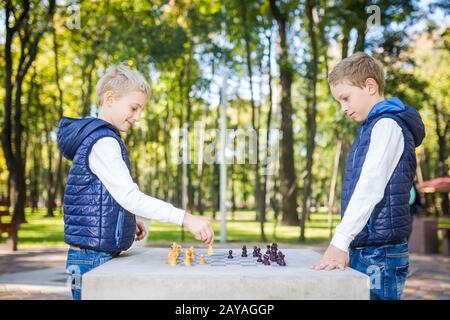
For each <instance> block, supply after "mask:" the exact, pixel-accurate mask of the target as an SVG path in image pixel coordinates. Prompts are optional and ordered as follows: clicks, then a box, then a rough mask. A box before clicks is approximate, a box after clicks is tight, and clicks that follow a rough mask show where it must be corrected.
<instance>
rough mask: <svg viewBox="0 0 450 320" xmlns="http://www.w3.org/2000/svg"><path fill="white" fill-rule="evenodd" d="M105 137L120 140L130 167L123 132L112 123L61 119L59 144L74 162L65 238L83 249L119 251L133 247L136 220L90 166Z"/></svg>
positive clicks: (66, 198)
mask: <svg viewBox="0 0 450 320" xmlns="http://www.w3.org/2000/svg"><path fill="white" fill-rule="evenodd" d="M104 137H112V138H114V139H116V140H117V141H118V142H119V144H120V148H121V151H122V157H123V160H124V161H125V163H126V164H127V166H128V169H130V161H129V159H128V152H127V150H126V147H125V145H124V144H123V142H122V140H121V138H120V135H119V132H118V131H117V130H116V129H115V128H114V127H112V126H111V125H110V124H109V123H108V122H106V121H103V120H101V119H98V118H93V117H86V118H84V119H72V118H67V117H63V118H62V119H61V121H60V124H59V130H58V144H59V147H60V149H61V151H62V153H63V155H64V156H65V157H66V158H67V159H69V160H72V161H73V162H72V167H71V168H70V171H69V177H68V179H67V184H66V187H65V192H64V206H63V210H64V241H65V242H66V243H67V244H69V245H74V246H78V247H81V248H83V249H92V250H96V251H102V252H109V253H119V252H120V251H123V250H127V249H128V248H130V247H131V245H132V243H133V241H134V236H135V231H136V220H135V216H134V215H133V214H132V213H130V212H128V211H126V210H125V209H124V208H122V207H121V206H120V205H119V204H118V203H117V202H116V200H114V198H113V197H112V196H111V194H110V193H109V192H108V190H107V189H106V188H105V186H104V185H103V184H102V182H101V181H100V179H99V178H98V177H97V176H96V175H95V174H94V173H92V171H91V170H90V169H89V153H90V151H91V149H92V147H93V145H94V144H95V142H97V141H98V140H99V139H101V138H104ZM105 157H108V155H105Z"/></svg>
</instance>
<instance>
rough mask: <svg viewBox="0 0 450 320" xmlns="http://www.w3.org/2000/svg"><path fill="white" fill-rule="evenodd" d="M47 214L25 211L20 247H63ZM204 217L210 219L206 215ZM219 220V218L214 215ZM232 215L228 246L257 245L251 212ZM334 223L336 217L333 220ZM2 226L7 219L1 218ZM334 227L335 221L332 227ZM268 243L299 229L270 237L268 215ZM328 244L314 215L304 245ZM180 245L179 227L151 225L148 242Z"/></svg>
mask: <svg viewBox="0 0 450 320" xmlns="http://www.w3.org/2000/svg"><path fill="white" fill-rule="evenodd" d="M45 215H46V210H45V209H39V210H38V211H37V212H35V213H32V212H31V210H29V209H27V210H26V217H27V222H28V223H25V224H22V225H21V226H20V229H19V244H20V245H21V246H34V245H63V244H64V221H63V217H62V215H61V213H60V212H56V213H55V217H52V218H49V217H45ZM205 216H208V217H209V216H211V213H210V212H206V213H205ZM217 217H219V215H217ZM231 218H232V217H231V214H229V216H228V221H227V240H228V241H229V242H259V241H260V224H259V222H256V221H254V218H255V212H254V211H238V212H236V214H235V216H234V220H232V219H231ZM335 219H337V216H335ZM2 221H3V222H6V221H7V219H5V218H3V220H2ZM336 224H337V221H335V223H334V225H336ZM213 228H214V232H215V235H216V237H217V239H218V238H219V236H220V220H215V221H213ZM264 231H265V234H266V237H267V241H269V242H280V243H298V238H299V234H300V228H299V227H297V226H293V227H291V226H283V225H281V224H280V223H278V225H277V228H276V236H275V237H273V232H274V220H273V215H272V214H271V213H269V214H268V221H267V222H266V223H265V228H264ZM184 234H185V242H196V241H197V240H195V239H194V237H193V236H192V235H191V233H190V232H188V231H185V232H184ZM5 236H6V234H3V238H2V241H1V242H5ZM327 240H329V238H328V228H327V215H326V214H322V213H315V214H312V216H311V222H309V223H308V224H307V228H306V244H313V243H319V242H323V241H327ZM174 241H176V242H179V241H181V227H179V226H175V225H171V224H163V223H158V222H155V221H153V222H152V223H151V227H150V234H149V237H148V242H150V243H151V242H158V243H172V242H174Z"/></svg>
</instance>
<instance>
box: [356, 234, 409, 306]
mask: <svg viewBox="0 0 450 320" xmlns="http://www.w3.org/2000/svg"><path fill="white" fill-rule="evenodd" d="M349 253H350V267H351V268H353V269H355V270H357V271H359V272H362V273H364V274H367V275H368V276H369V277H370V299H371V300H400V299H401V297H402V293H403V289H404V287H405V282H406V278H407V276H408V269H409V253H408V242H407V241H404V242H402V243H400V244H394V245H385V246H379V247H361V248H354V249H352V248H350V252H349Z"/></svg>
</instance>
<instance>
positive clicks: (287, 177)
mask: <svg viewBox="0 0 450 320" xmlns="http://www.w3.org/2000/svg"><path fill="white" fill-rule="evenodd" d="M270 9H271V12H272V16H273V18H274V19H275V21H276V23H277V26H278V36H279V41H278V65H279V68H280V82H281V131H282V134H283V137H282V139H281V174H280V191H281V194H282V195H283V200H282V206H281V207H282V209H281V210H282V212H283V216H282V222H283V223H284V224H286V225H298V224H299V219H298V213H297V175H296V172H295V165H294V137H293V131H292V102H291V88H292V81H293V73H294V71H293V67H292V61H291V58H290V56H289V52H288V42H287V29H288V16H287V13H286V12H283V11H282V9H281V8H280V5H279V3H278V1H276V0H270Z"/></svg>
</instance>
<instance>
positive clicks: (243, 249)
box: [241, 245, 247, 258]
mask: <svg viewBox="0 0 450 320" xmlns="http://www.w3.org/2000/svg"><path fill="white" fill-rule="evenodd" d="M241 257H244V258H246V257H247V246H245V245H244V246H243V247H242V255H241Z"/></svg>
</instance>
